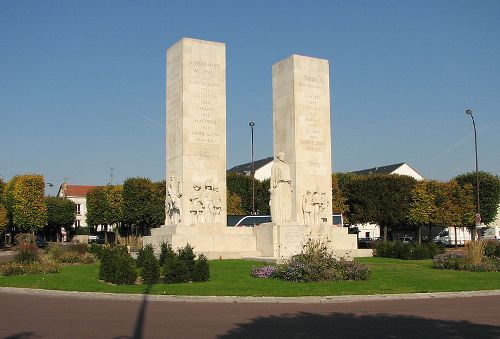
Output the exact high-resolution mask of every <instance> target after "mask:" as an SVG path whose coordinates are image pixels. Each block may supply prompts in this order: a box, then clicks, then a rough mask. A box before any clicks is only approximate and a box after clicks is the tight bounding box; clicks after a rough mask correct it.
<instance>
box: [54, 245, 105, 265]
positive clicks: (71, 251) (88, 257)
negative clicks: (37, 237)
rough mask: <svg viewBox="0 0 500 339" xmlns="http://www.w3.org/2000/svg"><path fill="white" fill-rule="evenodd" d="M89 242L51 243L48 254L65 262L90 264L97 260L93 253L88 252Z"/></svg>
mask: <svg viewBox="0 0 500 339" xmlns="http://www.w3.org/2000/svg"><path fill="white" fill-rule="evenodd" d="M87 249H88V246H87V244H81V243H73V244H64V245H63V244H50V245H49V247H48V249H47V255H48V256H49V257H50V258H52V259H53V260H55V261H57V262H59V263H64V264H77V263H81V264H90V263H93V262H95V261H96V257H95V256H94V255H93V254H90V253H88V252H87Z"/></svg>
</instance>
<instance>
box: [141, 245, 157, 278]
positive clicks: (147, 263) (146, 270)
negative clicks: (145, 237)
mask: <svg viewBox="0 0 500 339" xmlns="http://www.w3.org/2000/svg"><path fill="white" fill-rule="evenodd" d="M137 266H138V267H139V270H140V273H141V277H142V279H143V281H144V282H145V283H146V284H148V285H153V284H156V283H157V282H158V280H159V279H160V265H159V264H158V259H156V257H155V254H154V250H153V246H151V245H146V246H145V247H144V248H143V249H141V250H140V251H139V255H138V257H137Z"/></svg>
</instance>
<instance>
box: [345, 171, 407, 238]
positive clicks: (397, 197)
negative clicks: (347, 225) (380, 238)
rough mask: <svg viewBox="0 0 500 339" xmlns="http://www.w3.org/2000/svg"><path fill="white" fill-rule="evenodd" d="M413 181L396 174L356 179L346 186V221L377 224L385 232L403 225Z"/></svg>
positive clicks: (385, 234)
mask: <svg viewBox="0 0 500 339" xmlns="http://www.w3.org/2000/svg"><path fill="white" fill-rule="evenodd" d="M415 182H416V180H415V179H413V178H412V177H409V176H405V175H397V174H374V175H363V176H355V177H353V178H352V179H351V180H349V182H348V183H346V187H345V191H346V193H347V204H348V205H349V219H350V221H351V222H352V223H368V222H371V223H376V224H378V225H380V226H381V227H382V228H383V230H384V232H383V233H384V241H387V235H388V231H389V229H393V228H394V227H396V226H398V225H400V224H402V223H404V222H405V221H406V217H407V215H408V212H409V209H410V202H411V191H412V189H413V187H414V186H415Z"/></svg>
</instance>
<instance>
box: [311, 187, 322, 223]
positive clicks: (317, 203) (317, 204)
mask: <svg viewBox="0 0 500 339" xmlns="http://www.w3.org/2000/svg"><path fill="white" fill-rule="evenodd" d="M312 209H313V212H312V213H313V223H314V224H319V223H320V211H321V192H320V191H319V189H318V188H316V190H315V191H314V193H313V195H312Z"/></svg>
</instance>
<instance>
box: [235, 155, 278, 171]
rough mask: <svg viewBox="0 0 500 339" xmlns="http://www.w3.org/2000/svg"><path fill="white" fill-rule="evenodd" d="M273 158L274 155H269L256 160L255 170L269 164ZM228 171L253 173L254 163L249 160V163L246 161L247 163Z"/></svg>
mask: <svg viewBox="0 0 500 339" xmlns="http://www.w3.org/2000/svg"><path fill="white" fill-rule="evenodd" d="M273 160H274V158H273V157H267V158H265V159H260V160H256V161H254V165H255V170H257V169H259V168H261V167H263V166H265V165H267V164H269V163H270V162H272V161H273ZM228 172H229V173H242V174H250V173H252V163H251V162H249V163H246V164H242V165H238V166H235V167H233V168H231V169H229V170H228Z"/></svg>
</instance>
